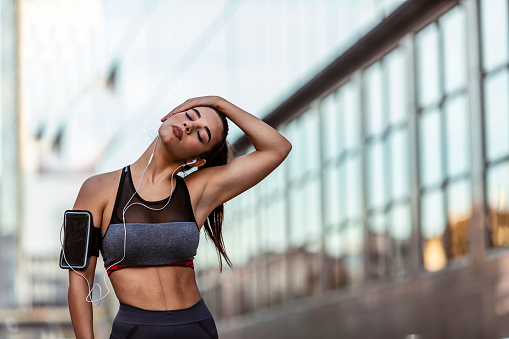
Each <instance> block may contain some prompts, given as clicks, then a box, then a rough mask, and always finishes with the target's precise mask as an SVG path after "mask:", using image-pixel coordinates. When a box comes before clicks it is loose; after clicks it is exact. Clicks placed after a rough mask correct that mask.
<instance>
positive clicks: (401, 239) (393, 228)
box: [387, 204, 412, 275]
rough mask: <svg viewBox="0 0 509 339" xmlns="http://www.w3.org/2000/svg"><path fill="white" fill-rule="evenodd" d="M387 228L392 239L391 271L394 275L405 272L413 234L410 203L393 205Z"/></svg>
mask: <svg viewBox="0 0 509 339" xmlns="http://www.w3.org/2000/svg"><path fill="white" fill-rule="evenodd" d="M387 229H388V232H389V237H390V241H391V255H390V257H389V260H390V261H391V263H390V267H391V271H392V273H393V274H394V275H399V274H404V273H405V272H406V271H407V269H408V260H409V258H408V254H409V246H410V243H409V241H410V236H411V235H412V211H411V209H410V206H409V204H402V205H396V206H394V207H392V209H391V210H390V212H389V215H388V225H387Z"/></svg>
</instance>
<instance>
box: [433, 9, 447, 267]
mask: <svg viewBox="0 0 509 339" xmlns="http://www.w3.org/2000/svg"><path fill="white" fill-rule="evenodd" d="M433 24H434V25H436V26H437V34H438V46H437V50H438V70H437V72H438V74H439V79H438V88H439V90H440V103H439V106H438V112H439V113H438V114H439V121H440V126H439V131H440V143H441V152H440V157H441V162H442V166H441V171H442V177H441V185H440V186H441V187H440V190H441V192H442V213H443V215H444V217H445V220H444V223H445V231H444V233H443V234H444V239H443V241H442V246H443V247H444V249H445V255H446V258H447V263H446V267H444V268H447V266H449V264H450V261H451V257H450V251H449V248H448V247H446V244H448V243H450V241H448V240H449V238H450V236H451V235H450V232H449V228H448V227H447V226H448V225H447V211H448V210H449V201H448V195H447V190H448V189H449V177H448V166H447V157H448V154H449V149H448V144H447V137H446V134H447V121H446V120H447V119H446V116H445V115H446V113H445V110H444V107H445V102H446V101H447V94H446V93H445V55H444V54H445V48H444V34H443V28H442V26H441V25H440V18H439V19H438V20H437V21H436V22H434V23H433Z"/></svg>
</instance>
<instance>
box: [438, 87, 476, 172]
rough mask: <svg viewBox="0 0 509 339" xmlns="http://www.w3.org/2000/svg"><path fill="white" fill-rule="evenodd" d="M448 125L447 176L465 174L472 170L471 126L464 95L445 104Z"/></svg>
mask: <svg viewBox="0 0 509 339" xmlns="http://www.w3.org/2000/svg"><path fill="white" fill-rule="evenodd" d="M444 110H445V118H446V125H447V133H446V135H445V137H446V139H447V175H448V176H454V175H458V174H462V173H465V172H467V171H468V170H469V168H470V153H469V151H470V137H469V136H470V125H469V119H468V110H467V101H466V97H465V96H464V95H461V96H457V97H455V98H454V99H452V100H448V101H447V102H446V104H445V108H444Z"/></svg>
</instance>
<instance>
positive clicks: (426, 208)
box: [421, 190, 447, 271]
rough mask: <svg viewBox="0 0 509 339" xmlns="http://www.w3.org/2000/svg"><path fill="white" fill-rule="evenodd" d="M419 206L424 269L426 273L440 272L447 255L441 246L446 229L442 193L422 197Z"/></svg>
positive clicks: (436, 192)
mask: <svg viewBox="0 0 509 339" xmlns="http://www.w3.org/2000/svg"><path fill="white" fill-rule="evenodd" d="M421 206H422V208H421V234H422V238H423V239H422V240H423V259H424V267H425V268H426V269H427V270H428V271H436V270H440V269H442V268H443V267H445V265H446V264H447V253H446V250H445V247H444V244H443V241H444V235H445V234H444V233H445V229H446V228H445V218H444V209H443V206H444V205H443V194H442V191H440V190H436V191H434V192H430V193H427V194H425V195H423V196H422V201H421Z"/></svg>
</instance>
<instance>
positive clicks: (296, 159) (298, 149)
mask: <svg viewBox="0 0 509 339" xmlns="http://www.w3.org/2000/svg"><path fill="white" fill-rule="evenodd" d="M285 132H286V133H285V136H286V138H287V139H288V141H290V142H291V143H292V151H291V152H290V154H289V155H288V159H287V162H288V165H289V166H288V169H289V177H290V180H295V179H297V178H298V177H299V175H300V174H301V173H302V169H303V167H304V161H305V159H304V149H305V148H304V145H303V143H304V140H303V138H301V137H300V135H299V134H300V131H299V121H298V120H293V121H291V122H290V123H288V125H286V128H285Z"/></svg>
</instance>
